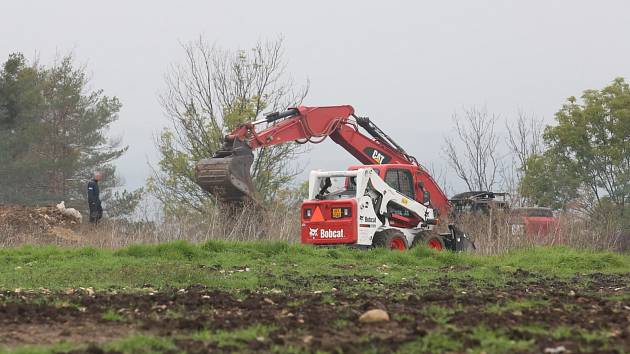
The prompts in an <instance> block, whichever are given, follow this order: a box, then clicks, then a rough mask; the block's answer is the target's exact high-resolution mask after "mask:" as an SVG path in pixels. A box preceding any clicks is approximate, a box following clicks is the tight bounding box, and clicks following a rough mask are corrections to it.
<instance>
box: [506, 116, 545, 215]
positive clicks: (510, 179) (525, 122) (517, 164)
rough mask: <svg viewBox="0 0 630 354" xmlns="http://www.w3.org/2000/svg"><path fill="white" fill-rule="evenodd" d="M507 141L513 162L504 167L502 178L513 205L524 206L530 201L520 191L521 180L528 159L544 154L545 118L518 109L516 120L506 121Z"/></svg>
mask: <svg viewBox="0 0 630 354" xmlns="http://www.w3.org/2000/svg"><path fill="white" fill-rule="evenodd" d="M505 127H506V130H507V137H506V139H505V140H506V143H507V147H508V149H509V152H510V157H511V160H512V163H511V165H510V167H509V168H506V169H503V171H502V180H503V182H504V184H505V186H504V187H505V189H506V190H507V191H509V192H510V195H511V202H512V204H513V205H519V206H524V205H527V204H529V201H528V200H527V199H526V198H524V197H522V196H521V195H520V193H519V185H520V181H521V179H522V178H523V176H524V175H525V172H527V160H528V159H529V158H530V157H531V156H533V155H539V154H542V152H543V149H544V143H543V131H544V128H545V126H544V119H543V118H538V117H536V116H534V115H531V114H530V115H528V114H525V113H524V112H523V111H521V110H519V111H518V118H517V120H516V122H506V124H505Z"/></svg>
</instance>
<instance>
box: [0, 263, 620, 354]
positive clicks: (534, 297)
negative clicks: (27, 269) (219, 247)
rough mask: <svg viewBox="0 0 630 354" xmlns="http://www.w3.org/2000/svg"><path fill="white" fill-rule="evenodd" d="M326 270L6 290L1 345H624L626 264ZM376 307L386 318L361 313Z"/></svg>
mask: <svg viewBox="0 0 630 354" xmlns="http://www.w3.org/2000/svg"><path fill="white" fill-rule="evenodd" d="M444 271H445V272H447V273H448V272H456V271H457V269H445V270H444ZM323 277H325V278H326V279H317V278H306V277H299V276H296V277H294V278H292V279H288V281H290V282H291V283H292V284H293V285H296V284H297V285H299V284H303V285H304V287H305V288H308V286H309V283H311V282H317V281H320V280H323V281H326V282H327V283H330V284H332V285H333V287H332V288H331V290H330V291H327V292H321V291H316V292H312V291H304V292H302V291H295V290H291V292H288V293H286V292H283V291H280V290H275V289H271V290H267V291H251V290H248V291H245V290H243V291H230V292H227V291H220V290H211V289H208V288H205V287H201V286H193V287H188V288H184V289H161V290H156V289H153V288H152V286H151V285H150V284H146V285H145V287H144V288H143V289H141V290H137V291H133V292H124V291H123V292H120V291H113V290H112V291H99V292H94V291H93V290H92V289H91V288H86V289H84V288H77V289H73V288H70V289H67V290H65V291H61V292H59V291H57V292H50V291H48V290H46V289H39V290H31V291H25V290H20V289H15V290H14V291H4V292H2V293H1V295H0V347H1V346H2V345H4V346H6V347H7V348H16V347H20V346H24V345H28V344H38V345H42V344H55V343H63V342H70V343H75V344H76V343H80V344H82V345H83V346H82V347H78V348H79V349H76V348H77V347H74V348H75V350H77V351H79V352H84V351H90V352H117V351H119V350H122V351H125V350H124V348H127V349H129V347H125V346H122V347H121V346H120V345H118V346H116V345H111V344H107V343H111V342H112V341H116V340H118V339H121V338H129V336H139V335H142V336H144V337H147V336H148V338H162V339H161V340H159V341H158V340H155V341H148V342H147V341H146V339H145V340H144V341H142V342H141V343H142V345H143V346H148V347H149V348H151V346H153V347H152V348H153V349H151V350H155V351H163V352H177V351H185V352H199V353H201V352H208V351H211V352H233V351H245V352H248V351H279V352H285V351H297V352H311V351H316V350H317V351H330V352H336V351H341V352H346V353H364V352H370V351H372V352H394V351H399V352H465V351H467V350H471V351H484V352H489V353H490V352H505V351H508V352H534V353H563V352H567V353H568V352H571V353H578V352H597V353H608V352H610V353H617V352H624V351H627V350H629V349H630V289H629V285H630V274H621V275H611V274H609V275H605V274H599V273H596V274H591V275H577V276H574V277H573V278H569V279H560V278H554V277H544V276H542V277H541V276H536V275H535V274H531V273H528V272H527V271H521V270H519V271H516V272H515V273H514V277H513V280H512V281H509V282H507V283H506V284H501V285H499V286H491V285H480V283H479V282H475V281H472V280H471V279H467V278H466V277H462V278H455V279H453V278H450V277H447V276H444V277H440V278H438V279H436V280H434V281H432V282H430V283H429V284H425V285H423V286H417V285H415V284H414V283H412V282H401V283H400V284H399V285H396V286H392V285H388V286H386V287H385V286H384V284H382V283H380V281H379V280H378V278H375V277H369V276H362V277H353V276H323ZM361 289H363V290H361ZM370 289H377V290H375V291H371V290H370ZM373 309H381V310H384V311H385V312H386V313H387V316H388V317H389V320H386V319H385V320H382V321H379V320H378V318H377V319H376V321H375V322H367V321H362V320H360V317H361V315H363V314H364V313H365V312H366V311H369V310H373ZM127 345H132V344H129V343H127ZM51 348H53V349H54V347H51ZM132 348H133V345H132ZM151 350H150V351H151ZM132 351H133V350H132Z"/></svg>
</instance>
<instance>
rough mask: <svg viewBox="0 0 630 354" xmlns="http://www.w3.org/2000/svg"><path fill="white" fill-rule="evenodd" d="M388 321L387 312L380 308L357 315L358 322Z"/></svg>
mask: <svg viewBox="0 0 630 354" xmlns="http://www.w3.org/2000/svg"><path fill="white" fill-rule="evenodd" d="M386 321H389V314H388V313H387V312H385V311H383V310H380V309H374V310H369V311H367V312H365V313H364V314H362V315H361V317H359V322H362V323H374V322H386Z"/></svg>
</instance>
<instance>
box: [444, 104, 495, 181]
mask: <svg viewBox="0 0 630 354" xmlns="http://www.w3.org/2000/svg"><path fill="white" fill-rule="evenodd" d="M498 118H499V117H498V116H497V115H494V114H489V113H488V111H487V110H486V108H483V109H479V108H477V107H472V108H469V109H464V115H463V117H462V116H459V115H457V114H454V115H453V122H454V124H455V127H454V128H455V137H446V138H445V147H444V153H445V154H446V157H447V159H448V162H449V165H450V166H451V167H452V168H453V169H454V170H455V173H456V174H457V176H458V177H459V178H460V179H461V180H462V181H464V183H466V186H467V187H468V190H470V191H479V190H486V191H491V190H493V188H494V187H495V185H496V183H497V180H498V174H499V167H500V165H499V156H498V151H497V147H498V144H499V136H498V134H497V133H496V131H495V126H496V122H497V120H498Z"/></svg>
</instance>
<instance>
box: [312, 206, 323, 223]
mask: <svg viewBox="0 0 630 354" xmlns="http://www.w3.org/2000/svg"><path fill="white" fill-rule="evenodd" d="M311 221H324V216H323V215H322V211H321V210H319V207H315V211H314V212H313V217H312V218H311Z"/></svg>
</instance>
